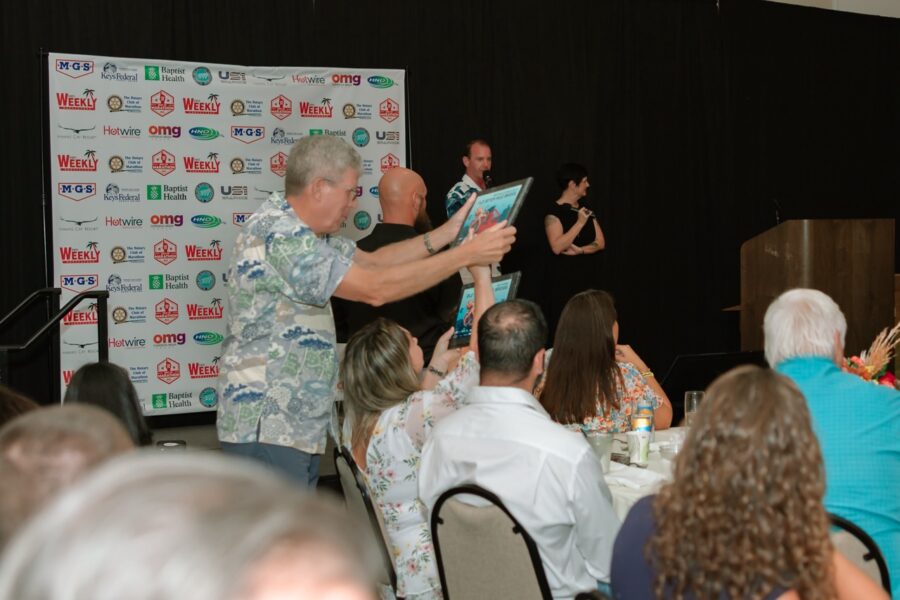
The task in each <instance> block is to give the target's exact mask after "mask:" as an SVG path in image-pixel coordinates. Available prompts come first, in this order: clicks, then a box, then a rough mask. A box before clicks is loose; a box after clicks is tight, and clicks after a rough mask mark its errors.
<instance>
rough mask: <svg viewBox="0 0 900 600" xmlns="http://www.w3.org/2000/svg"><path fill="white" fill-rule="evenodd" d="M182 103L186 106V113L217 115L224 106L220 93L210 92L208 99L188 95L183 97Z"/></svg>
mask: <svg viewBox="0 0 900 600" xmlns="http://www.w3.org/2000/svg"><path fill="white" fill-rule="evenodd" d="M181 103H182V105H183V106H184V114H186V115H217V114H219V108H220V107H221V106H222V104H221V102H219V95H218V94H210V95H209V96H207V97H206V100H199V99H197V98H187V97H186V98H182V100H181Z"/></svg>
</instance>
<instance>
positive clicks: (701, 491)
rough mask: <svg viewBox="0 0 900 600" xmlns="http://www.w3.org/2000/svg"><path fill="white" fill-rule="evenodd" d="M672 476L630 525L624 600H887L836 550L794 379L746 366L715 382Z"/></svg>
mask: <svg viewBox="0 0 900 600" xmlns="http://www.w3.org/2000/svg"><path fill="white" fill-rule="evenodd" d="M674 474H675V477H674V481H672V482H671V483H669V484H666V485H664V486H663V488H662V489H661V490H660V492H659V494H658V495H656V496H648V497H645V498H642V499H641V500H639V501H638V502H637V504H635V505H634V506H633V507H632V508H631V511H630V512H629V513H628V517H626V519H625V522H624V523H623V524H622V529H621V530H620V531H619V536H618V537H617V538H616V545H615V550H614V551H613V561H612V587H613V592H614V593H615V597H616V598H623V599H626V598H627V599H628V600H632V599H633V600H642V599H648V600H649V599H651V598H653V599H655V598H722V599H728V598H734V599H737V598H761V599H766V600H775V599H780V600H799V598H841V599H843V598H866V599H873V600H875V599H879V598H882V599H886V598H887V594H885V593H884V591H883V590H881V589H880V587H879V586H878V584H876V583H875V582H873V581H872V580H871V579H869V578H868V577H867V576H866V575H864V574H863V573H862V571H860V570H859V569H857V568H856V567H855V566H853V565H852V564H851V563H850V562H849V561H848V560H847V559H846V558H844V557H843V556H841V555H840V554H839V553H837V552H835V551H834V549H833V548H832V545H831V540H830V538H829V521H828V515H827V513H826V512H825V508H824V507H823V506H822V496H823V494H824V491H825V480H824V477H823V475H822V456H821V453H820V452H819V445H818V443H817V442H816V437H815V435H814V434H813V432H812V429H811V427H810V417H809V411H808V410H807V408H806V402H805V401H804V398H803V395H802V394H801V393H800V390H798V389H797V387H796V386H795V385H794V384H793V383H792V382H791V381H790V380H789V379H788V378H787V377H784V376H782V375H779V374H777V373H775V372H774V371H771V370H769V369H760V368H759V367H755V366H745V367H739V368H737V369H734V370H732V371H730V372H728V373H726V374H725V375H723V376H721V377H720V378H719V379H717V380H716V381H715V382H713V384H712V385H711V386H710V388H709V390H708V391H707V393H706V397H705V398H704V400H703V403H702V404H701V405H700V409H699V412H698V413H697V416H696V418H695V421H694V424H693V425H692V427H691V428H690V430H689V432H688V437H687V440H686V442H685V446H684V449H683V450H682V451H681V453H680V454H679V455H678V458H677V459H676V461H675V472H674Z"/></svg>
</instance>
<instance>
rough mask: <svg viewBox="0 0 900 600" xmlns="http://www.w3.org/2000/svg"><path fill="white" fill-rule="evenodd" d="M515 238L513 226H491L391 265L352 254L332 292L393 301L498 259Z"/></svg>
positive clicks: (378, 303) (373, 302)
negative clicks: (366, 262) (442, 248)
mask: <svg viewBox="0 0 900 600" xmlns="http://www.w3.org/2000/svg"><path fill="white" fill-rule="evenodd" d="M515 239H516V229H515V227H492V228H491V229H489V230H487V231H485V232H483V233H481V234H479V235H477V236H475V237H474V238H473V239H471V240H469V241H468V242H466V243H465V244H462V245H461V246H457V247H456V248H451V249H450V250H447V251H446V252H441V253H440V254H436V255H434V256H431V257H429V258H418V259H416V260H412V261H410V262H405V263H402V264H392V265H390V266H378V265H374V266H373V265H371V264H369V265H367V266H362V265H360V264H358V263H357V262H356V255H354V264H353V265H352V266H351V267H350V269H349V270H348V271H347V273H346V274H345V275H344V278H343V279H342V280H341V283H340V285H338V287H337V289H336V290H335V292H334V295H335V296H337V297H338V298H344V299H346V300H356V301H357V302H365V303H367V304H371V305H373V306H381V305H382V304H384V303H386V302H394V301H395V300H400V299H401V298H406V297H408V296H412V295H413V294H416V293H418V292H421V291H422V290H425V289H428V288H430V287H431V286H433V285H435V284H437V283H438V282H439V281H442V280H444V279H446V278H447V277H449V276H450V275H451V274H453V273H455V272H457V271H459V270H460V269H461V268H463V267H465V266H467V265H489V264H491V263H494V262H498V261H499V260H500V259H501V258H503V255H504V254H506V253H507V252H508V251H509V249H510V248H511V247H512V243H513V242H514V241H515ZM357 254H359V252H357ZM370 256H371V255H370Z"/></svg>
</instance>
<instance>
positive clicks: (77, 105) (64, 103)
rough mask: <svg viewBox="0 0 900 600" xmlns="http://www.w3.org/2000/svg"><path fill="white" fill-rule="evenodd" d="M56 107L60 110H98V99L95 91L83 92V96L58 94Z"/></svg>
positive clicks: (86, 90) (65, 93)
mask: <svg viewBox="0 0 900 600" xmlns="http://www.w3.org/2000/svg"><path fill="white" fill-rule="evenodd" d="M56 105H57V107H58V108H59V109H60V110H96V109H97V98H95V97H94V90H91V89H85V90H84V91H83V92H81V96H73V95H72V94H69V93H67V92H57V93H56Z"/></svg>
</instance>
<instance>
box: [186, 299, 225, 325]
mask: <svg viewBox="0 0 900 600" xmlns="http://www.w3.org/2000/svg"><path fill="white" fill-rule="evenodd" d="M187 313H188V319H190V320H191V321H203V320H208V319H221V318H222V315H223V314H224V313H225V308H224V307H223V306H222V300H221V298H213V299H212V301H211V302H210V304H209V306H203V305H201V304H188V305H187Z"/></svg>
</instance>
